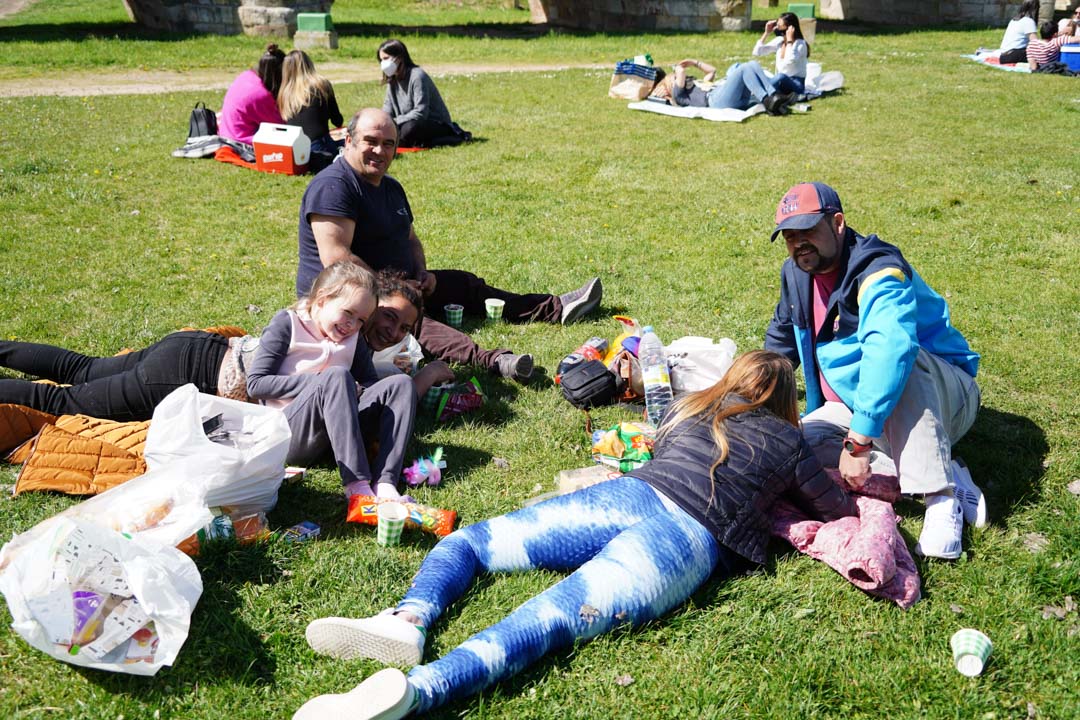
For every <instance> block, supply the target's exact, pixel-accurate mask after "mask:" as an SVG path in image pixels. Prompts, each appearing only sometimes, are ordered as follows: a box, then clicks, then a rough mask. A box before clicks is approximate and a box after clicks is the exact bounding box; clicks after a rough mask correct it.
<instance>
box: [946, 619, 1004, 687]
mask: <svg viewBox="0 0 1080 720" xmlns="http://www.w3.org/2000/svg"><path fill="white" fill-rule="evenodd" d="M949 645H950V646H951V647H952V653H953V662H955V663H956V669H957V670H959V671H960V672H961V673H963V674H964V675H967V676H968V677H975V676H976V675H979V674H981V673H982V671H983V668H984V667H985V666H986V661H987V659H989V657H990V652H991V651H992V650H993V649H994V643H992V642H990V638H988V637H986V635H984V634H983V633H981V632H979V631H978V630H974V629H972V628H964V629H963V630H957V631H956V632H955V633H953V636H952V639H950V640H949Z"/></svg>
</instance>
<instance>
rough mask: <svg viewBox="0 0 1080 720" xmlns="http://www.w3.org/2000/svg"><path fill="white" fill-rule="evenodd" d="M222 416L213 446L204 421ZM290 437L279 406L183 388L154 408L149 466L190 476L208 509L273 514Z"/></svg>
mask: <svg viewBox="0 0 1080 720" xmlns="http://www.w3.org/2000/svg"><path fill="white" fill-rule="evenodd" d="M217 416H220V424H219V425H218V432H219V433H223V434H226V435H227V436H228V440H229V441H228V443H220V442H213V441H211V440H210V439H209V438H207V436H206V432H205V431H204V430H203V422H204V421H206V420H209V419H211V418H215V417H217ZM291 438H292V434H291V433H290V431H289V423H288V422H287V421H286V420H285V414H284V413H282V412H281V411H280V410H278V409H276V408H269V407H264V406H262V405H255V404H253V403H245V402H239V401H237V400H228V399H226V398H220V397H217V396H216V395H206V394H204V393H200V392H199V391H198V389H197V388H196V387H195V386H194V385H184V386H183V387H181V388H178V389H176V390H174V391H173V392H172V393H170V394H169V395H168V396H167V397H166V398H165V399H164V400H162V401H161V403H160V404H159V405H158V406H157V408H155V409H154V419H153V421H152V422H151V423H150V431H149V432H148V433H147V436H146V450H145V453H144V456H145V458H146V466H147V467H148V468H150V470H151V471H153V470H155V469H159V468H161V469H164V468H169V469H170V471H172V472H181V473H184V474H186V475H187V481H188V482H190V483H192V484H194V485H197V486H198V487H200V488H201V489H202V491H203V496H204V500H205V505H208V506H210V507H216V506H220V507H228V508H230V510H232V511H235V512H244V513H248V512H269V511H270V510H271V509H272V508H273V507H274V505H275V504H276V503H277V493H278V488H280V487H281V481H282V479H283V478H284V477H285V456H286V455H287V454H288V452H289V441H290V440H291Z"/></svg>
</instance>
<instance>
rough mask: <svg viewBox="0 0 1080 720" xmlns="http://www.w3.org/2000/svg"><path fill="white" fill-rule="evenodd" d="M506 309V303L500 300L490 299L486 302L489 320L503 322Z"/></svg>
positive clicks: (485, 307) (485, 306)
mask: <svg viewBox="0 0 1080 720" xmlns="http://www.w3.org/2000/svg"><path fill="white" fill-rule="evenodd" d="M504 307H506V301H505V300H500V299H499V298H488V299H487V300H485V301H484V309H485V310H486V311H487V318H488V320H502V316H503V308H504Z"/></svg>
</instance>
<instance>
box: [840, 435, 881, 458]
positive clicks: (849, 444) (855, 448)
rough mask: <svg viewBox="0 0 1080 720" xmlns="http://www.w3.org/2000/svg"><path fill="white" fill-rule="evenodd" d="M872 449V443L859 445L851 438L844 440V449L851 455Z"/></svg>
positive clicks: (859, 443)
mask: <svg viewBox="0 0 1080 720" xmlns="http://www.w3.org/2000/svg"><path fill="white" fill-rule="evenodd" d="M872 447H874V444H873V443H861V442H859V441H858V440H856V439H855V438H853V437H846V438H844V449H845V450H847V451H848V453H850V454H851V455H858V454H860V453H864V452H866V451H868V450H869V449H870V448H872Z"/></svg>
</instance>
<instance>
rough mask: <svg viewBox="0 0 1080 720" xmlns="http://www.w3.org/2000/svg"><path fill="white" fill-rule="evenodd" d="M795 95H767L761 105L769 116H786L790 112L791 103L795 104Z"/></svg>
mask: <svg viewBox="0 0 1080 720" xmlns="http://www.w3.org/2000/svg"><path fill="white" fill-rule="evenodd" d="M795 97H796V96H795V93H785V92H775V93H773V94H772V95H768V96H766V97H765V99H764V100H762V101H761V104H762V105H764V106H765V112H767V113H769V114H770V115H787V114H788V113H789V112H791V103H793V102H795Z"/></svg>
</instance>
